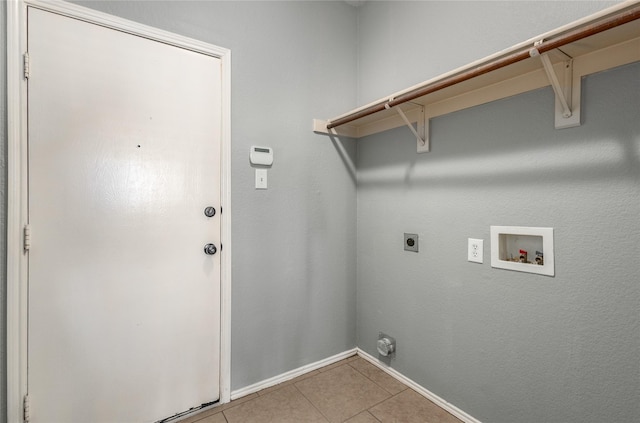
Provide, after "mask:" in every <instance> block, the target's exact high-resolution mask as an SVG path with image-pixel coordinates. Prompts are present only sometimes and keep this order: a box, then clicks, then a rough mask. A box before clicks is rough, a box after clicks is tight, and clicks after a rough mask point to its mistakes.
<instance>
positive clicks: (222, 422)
mask: <svg viewBox="0 0 640 423" xmlns="http://www.w3.org/2000/svg"><path fill="white" fill-rule="evenodd" d="M194 423H227V419H225V418H224V414H222V413H218V414H214V415H212V416H209V417H205V418H204V419H200V420H196V421H195V422H194Z"/></svg>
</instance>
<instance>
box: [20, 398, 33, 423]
mask: <svg viewBox="0 0 640 423" xmlns="http://www.w3.org/2000/svg"><path fill="white" fill-rule="evenodd" d="M22 412H23V416H22V417H23V420H24V421H25V423H29V419H30V417H31V416H30V415H29V394H27V395H25V396H24V401H23V409H22Z"/></svg>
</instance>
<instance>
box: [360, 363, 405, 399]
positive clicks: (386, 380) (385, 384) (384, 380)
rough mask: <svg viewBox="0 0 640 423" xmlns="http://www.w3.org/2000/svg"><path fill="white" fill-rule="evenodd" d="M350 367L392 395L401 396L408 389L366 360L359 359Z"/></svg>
mask: <svg viewBox="0 0 640 423" xmlns="http://www.w3.org/2000/svg"><path fill="white" fill-rule="evenodd" d="M349 365H350V366H351V367H353V368H354V369H356V370H357V371H359V372H360V373H362V374H363V375H365V376H366V377H368V378H369V379H371V380H372V381H374V382H375V383H377V384H378V385H379V386H381V387H382V388H383V389H384V390H385V391H387V392H389V393H390V394H391V395H395V394H399V393H400V392H402V391H404V390H405V389H407V388H408V387H407V385H405V384H404V383H401V382H400V381H398V380H397V379H395V378H393V377H391V376H389V375H388V374H386V373H385V372H383V371H382V370H380V369H379V368H377V367H376V366H374V365H373V364H371V363H369V362H368V361H367V360H365V359H362V358H358V359H357V360H353V361H351V362H350V363H349Z"/></svg>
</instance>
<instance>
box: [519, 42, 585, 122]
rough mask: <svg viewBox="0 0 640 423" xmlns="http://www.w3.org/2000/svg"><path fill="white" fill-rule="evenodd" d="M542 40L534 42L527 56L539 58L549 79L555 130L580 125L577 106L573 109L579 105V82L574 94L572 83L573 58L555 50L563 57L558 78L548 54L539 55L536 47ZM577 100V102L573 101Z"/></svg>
mask: <svg viewBox="0 0 640 423" xmlns="http://www.w3.org/2000/svg"><path fill="white" fill-rule="evenodd" d="M543 41H544V40H539V41H536V42H535V43H534V44H533V47H532V48H531V49H530V50H529V56H531V57H539V58H540V61H541V62H542V66H543V67H544V71H545V73H546V74H547V78H549V82H550V83H551V87H552V88H553V92H554V93H555V98H556V113H555V114H556V119H555V127H556V129H562V128H570V127H573V126H579V125H580V108H579V106H578V107H576V108H574V107H572V106H573V105H574V104H580V103H579V99H580V85H579V83H580V81H578V85H577V87H575V88H576V89H577V92H576V93H574V92H573V91H574V81H573V58H571V57H569V56H567V55H566V54H565V53H563V52H562V51H560V50H555V51H554V52H556V53H557V54H560V55H562V56H563V59H564V60H563V62H562V65H563V69H564V72H563V74H562V79H559V78H558V75H557V73H556V70H555V68H554V67H553V64H552V63H551V59H549V53H542V54H541V53H540V51H539V50H538V48H537V47H538V46H539V45H540V44H542V43H543ZM576 98H577V99H578V102H576V101H575V99H576Z"/></svg>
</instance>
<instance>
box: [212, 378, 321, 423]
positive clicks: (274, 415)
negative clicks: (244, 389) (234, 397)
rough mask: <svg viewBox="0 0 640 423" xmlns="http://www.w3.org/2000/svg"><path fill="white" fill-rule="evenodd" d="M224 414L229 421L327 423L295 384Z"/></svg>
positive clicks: (250, 422) (259, 397)
mask: <svg viewBox="0 0 640 423" xmlns="http://www.w3.org/2000/svg"><path fill="white" fill-rule="evenodd" d="M307 380H309V379H307ZM303 382H304V381H303ZM224 416H225V417H226V418H227V421H228V422H229V423H327V420H326V419H325V418H324V417H322V415H321V414H320V412H319V411H318V410H316V409H315V408H314V407H313V405H311V403H310V402H309V401H308V400H307V399H306V398H305V397H304V396H303V395H302V394H301V393H300V391H298V389H296V387H295V386H294V385H289V386H285V387H284V388H282V389H278V390H276V391H273V392H271V393H269V394H266V395H260V396H258V398H254V399H252V400H251V401H246V402H244V403H243V404H240V405H239V406H237V407H233V408H230V409H228V410H225V411H224Z"/></svg>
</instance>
